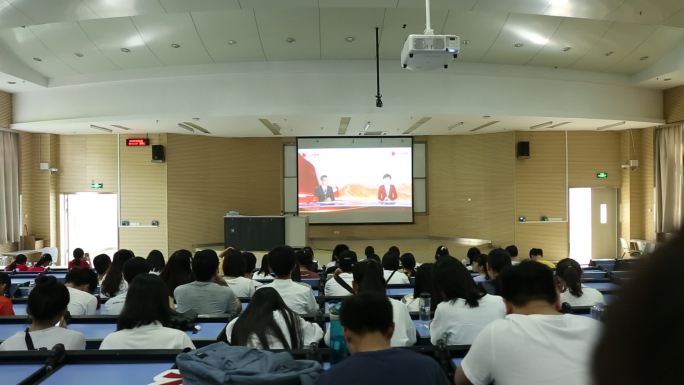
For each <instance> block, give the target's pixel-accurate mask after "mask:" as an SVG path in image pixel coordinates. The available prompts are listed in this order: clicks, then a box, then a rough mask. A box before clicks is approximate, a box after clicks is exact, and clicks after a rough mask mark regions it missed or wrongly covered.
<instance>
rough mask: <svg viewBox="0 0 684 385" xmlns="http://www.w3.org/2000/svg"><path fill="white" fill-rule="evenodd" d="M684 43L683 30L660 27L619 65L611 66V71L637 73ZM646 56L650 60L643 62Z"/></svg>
mask: <svg viewBox="0 0 684 385" xmlns="http://www.w3.org/2000/svg"><path fill="white" fill-rule="evenodd" d="M682 43H684V30H683V29H680V28H672V27H660V28H658V29H657V30H656V31H655V32H653V34H651V35H650V36H649V37H648V38H647V39H646V40H644V41H643V42H642V43H641V45H640V46H639V47H637V48H636V49H635V50H633V51H632V52H631V53H630V54H629V55H627V56H626V57H625V58H624V59H622V60H621V61H620V62H619V63H617V64H616V65H614V66H611V68H610V71H611V72H619V73H626V74H633V73H636V72H638V71H640V70H642V69H645V68H646V67H649V66H650V65H652V64H653V63H655V62H657V61H658V60H659V59H660V58H662V57H663V56H665V55H666V54H667V53H668V52H670V51H671V50H673V49H674V48H676V47H677V46H679V45H680V44H682ZM645 56H648V59H646V60H641V58H642V57H645Z"/></svg>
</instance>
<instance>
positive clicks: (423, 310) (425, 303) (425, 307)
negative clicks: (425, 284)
mask: <svg viewBox="0 0 684 385" xmlns="http://www.w3.org/2000/svg"><path fill="white" fill-rule="evenodd" d="M419 301H420V302H418V304H419V305H418V306H419V308H418V319H420V320H421V321H425V322H430V309H431V302H430V294H429V293H420V300H419Z"/></svg>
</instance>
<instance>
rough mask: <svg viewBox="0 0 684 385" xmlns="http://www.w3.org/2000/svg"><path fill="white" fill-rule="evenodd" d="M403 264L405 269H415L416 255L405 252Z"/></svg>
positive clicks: (402, 257)
mask: <svg viewBox="0 0 684 385" xmlns="http://www.w3.org/2000/svg"><path fill="white" fill-rule="evenodd" d="M400 260H401V266H402V267H403V268H404V269H409V270H414V269H415V268H416V257H414V256H413V254H411V253H404V254H403V255H402V256H401V258H400Z"/></svg>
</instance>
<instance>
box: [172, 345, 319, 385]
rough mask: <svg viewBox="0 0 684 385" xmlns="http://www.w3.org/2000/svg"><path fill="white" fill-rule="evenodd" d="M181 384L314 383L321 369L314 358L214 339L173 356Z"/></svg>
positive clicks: (271, 384)
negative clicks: (207, 343) (214, 340)
mask: <svg viewBox="0 0 684 385" xmlns="http://www.w3.org/2000/svg"><path fill="white" fill-rule="evenodd" d="M176 364H177V365H178V369H179V370H180V372H181V375H182V376H183V385H200V384H201V385H226V384H269V385H276V384H277V385H297V384H302V385H313V384H314V383H315V382H316V380H317V379H318V376H319V375H320V373H321V372H322V371H323V368H322V367H321V364H319V363H318V362H316V361H308V360H295V359H294V358H293V357H292V355H291V354H290V353H288V352H280V353H274V352H270V351H267V350H259V349H254V348H248V347H244V346H230V345H228V344H226V343H225V342H217V343H214V344H211V345H209V346H205V347H203V348H200V349H197V350H193V351H190V352H187V353H181V354H179V355H178V356H177V357H176Z"/></svg>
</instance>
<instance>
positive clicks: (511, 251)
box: [504, 245, 520, 265]
mask: <svg viewBox="0 0 684 385" xmlns="http://www.w3.org/2000/svg"><path fill="white" fill-rule="evenodd" d="M504 250H506V252H507V253H508V255H510V256H511V264H515V265H517V264H518V263H519V262H520V261H519V260H518V246H516V245H510V246H506V248H505V249H504ZM513 262H515V263H513Z"/></svg>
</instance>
